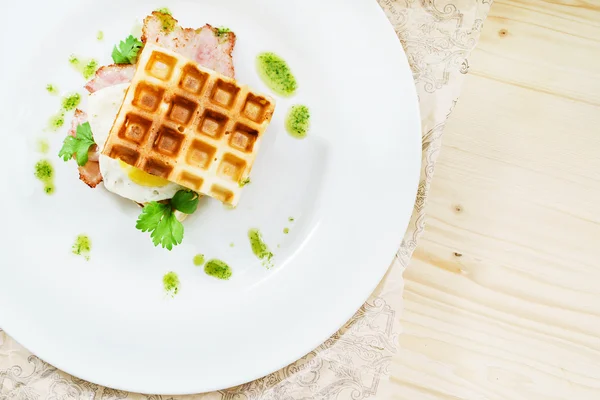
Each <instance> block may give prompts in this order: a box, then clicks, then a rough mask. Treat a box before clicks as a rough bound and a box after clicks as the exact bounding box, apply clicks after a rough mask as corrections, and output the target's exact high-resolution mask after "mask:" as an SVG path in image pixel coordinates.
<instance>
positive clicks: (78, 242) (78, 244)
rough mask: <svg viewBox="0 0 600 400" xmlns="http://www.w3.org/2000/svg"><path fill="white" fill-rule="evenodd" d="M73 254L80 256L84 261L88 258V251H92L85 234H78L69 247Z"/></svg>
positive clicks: (89, 241) (90, 242) (90, 243)
mask: <svg viewBox="0 0 600 400" xmlns="http://www.w3.org/2000/svg"><path fill="white" fill-rule="evenodd" d="M71 251H72V252H73V254H75V255H78V256H82V257H84V258H85V259H86V261H89V260H90V252H91V251H92V241H91V240H90V238H89V237H87V236H86V235H79V236H77V238H76V239H75V243H73V247H72V248H71Z"/></svg>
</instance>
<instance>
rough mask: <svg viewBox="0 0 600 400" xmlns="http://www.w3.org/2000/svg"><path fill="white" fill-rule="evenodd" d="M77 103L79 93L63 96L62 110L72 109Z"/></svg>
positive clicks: (79, 100)
mask: <svg viewBox="0 0 600 400" xmlns="http://www.w3.org/2000/svg"><path fill="white" fill-rule="evenodd" d="M79 103H81V95H80V94H79V93H73V94H71V95H68V96H65V97H63V99H62V109H63V111H73V110H74V109H76V108H77V106H78V105H79Z"/></svg>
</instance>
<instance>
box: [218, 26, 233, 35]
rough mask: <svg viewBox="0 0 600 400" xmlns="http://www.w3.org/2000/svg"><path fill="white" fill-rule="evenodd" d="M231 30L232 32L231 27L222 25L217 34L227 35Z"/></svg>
mask: <svg viewBox="0 0 600 400" xmlns="http://www.w3.org/2000/svg"><path fill="white" fill-rule="evenodd" d="M229 32H231V29H229V28H226V27H224V26H220V27H218V28H217V36H218V37H222V36H225V35H226V34H228V33H229Z"/></svg>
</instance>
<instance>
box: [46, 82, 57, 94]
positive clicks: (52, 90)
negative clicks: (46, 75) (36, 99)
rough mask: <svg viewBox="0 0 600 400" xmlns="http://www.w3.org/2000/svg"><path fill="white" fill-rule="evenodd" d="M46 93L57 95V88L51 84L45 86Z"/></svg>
mask: <svg viewBox="0 0 600 400" xmlns="http://www.w3.org/2000/svg"><path fill="white" fill-rule="evenodd" d="M46 91H47V92H48V93H50V94H52V95H57V94H58V88H57V87H56V86H54V85H53V84H51V83H49V84H47V85H46Z"/></svg>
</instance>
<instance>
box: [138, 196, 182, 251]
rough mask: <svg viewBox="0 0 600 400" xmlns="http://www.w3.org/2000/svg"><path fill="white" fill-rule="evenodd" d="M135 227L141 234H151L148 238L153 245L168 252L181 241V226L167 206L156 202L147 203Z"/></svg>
mask: <svg viewBox="0 0 600 400" xmlns="http://www.w3.org/2000/svg"><path fill="white" fill-rule="evenodd" d="M135 227H136V228H137V229H139V230H141V231H142V232H151V234H150V237H151V238H152V242H153V243H154V245H155V246H158V245H159V244H160V245H161V246H162V247H163V248H166V249H167V250H169V251H170V250H171V249H172V248H173V246H177V245H178V244H180V243H181V241H182V240H183V224H182V223H181V222H179V220H178V219H177V218H176V217H175V214H174V213H173V209H172V208H171V206H170V205H169V204H161V203H157V202H156V201H152V202H150V203H148V204H147V205H146V206H145V207H144V208H143V210H142V213H141V214H140V216H139V218H138V220H137V223H136V225H135Z"/></svg>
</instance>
